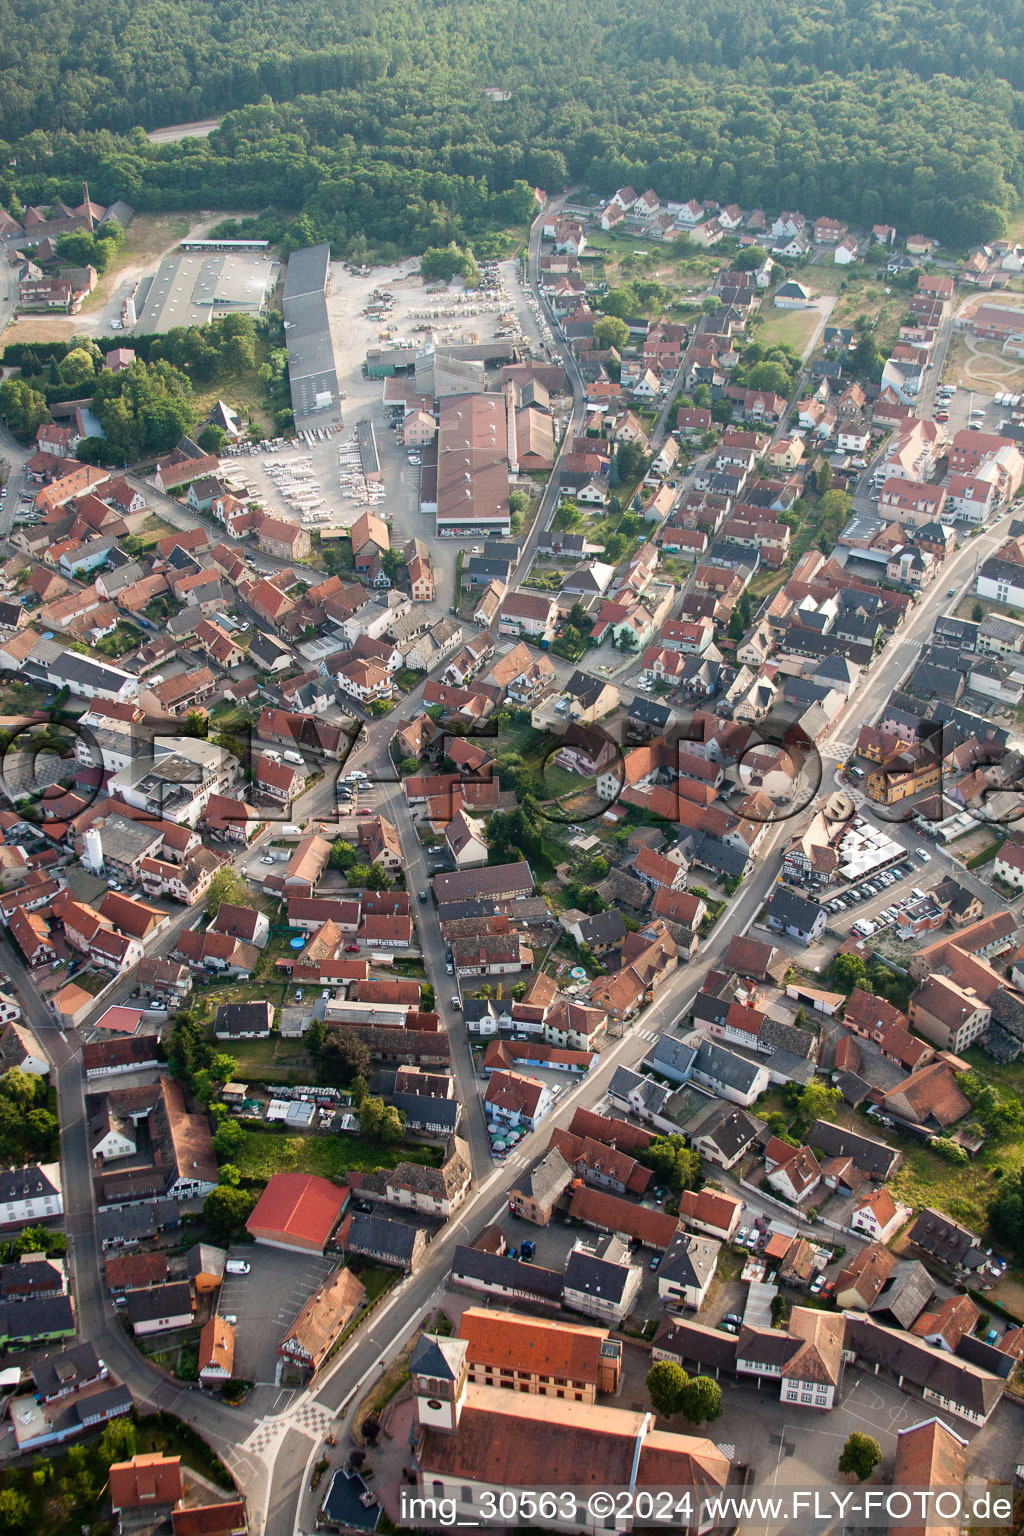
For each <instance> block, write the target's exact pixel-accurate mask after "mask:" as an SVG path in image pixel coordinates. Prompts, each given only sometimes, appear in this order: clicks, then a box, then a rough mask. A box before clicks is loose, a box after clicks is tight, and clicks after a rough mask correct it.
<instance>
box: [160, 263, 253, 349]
mask: <svg viewBox="0 0 1024 1536" xmlns="http://www.w3.org/2000/svg"><path fill="white" fill-rule="evenodd" d="M277 269H278V263H277V262H276V261H271V260H270V258H269V257H268V256H266V255H263V254H261V253H256V252H251V251H249V252H245V253H244V254H243V253H242V252H241V251H234V252H227V251H221V252H218V253H217V254H208V255H203V254H199V253H196V254H188V253H187V252H184V251H181V252H179V253H177V254H176V255H174V256H168V257H166V258H165V260H163V261H162V262H161V263H160V265H159V267H158V268H157V271H156V275H155V276H154V277H152V278H150V279H148V281H144V283H143V284H140V288H139V294H138V296H137V298H136V308H137V309H138V311H139V318H138V322H137V324H136V326H135V334H136V335H137V336H160V335H163V333H164V332H165V331H169V330H172V329H173V328H174V327H175V326H180V325H209V323H210V321H211V320H219V319H221V318H222V317H223V316H224V315H262V314H263V313H264V312H265V311H266V307H267V300H268V298H269V297H270V294H271V293H272V292H273V290H274V284H275V283H276V281H277ZM140 300H141V303H140V302H139V301H140Z"/></svg>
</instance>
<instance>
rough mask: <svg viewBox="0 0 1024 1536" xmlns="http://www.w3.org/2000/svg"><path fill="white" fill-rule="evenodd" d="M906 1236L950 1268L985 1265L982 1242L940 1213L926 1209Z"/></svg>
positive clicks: (975, 1267) (973, 1267)
mask: <svg viewBox="0 0 1024 1536" xmlns="http://www.w3.org/2000/svg"><path fill="white" fill-rule="evenodd" d="M907 1236H908V1237H909V1239H910V1241H911V1242H912V1243H913V1244H914V1246H915V1247H917V1248H921V1249H923V1251H924V1252H925V1253H930V1254H931V1255H932V1257H933V1258H935V1259H938V1260H940V1262H941V1263H943V1264H946V1265H948V1267H949V1268H950V1269H980V1268H981V1267H982V1266H983V1264H984V1263H985V1251H984V1248H983V1247H982V1243H981V1239H980V1238H979V1237H976V1236H975V1234H974V1233H973V1232H971V1231H969V1230H968V1229H967V1227H962V1226H960V1224H959V1222H956V1221H954V1220H953V1218H952V1217H951V1216H946V1215H945V1214H944V1213H943V1212H942V1211H935V1210H931V1209H929V1208H928V1207H926V1208H925V1209H924V1210H923V1211H921V1213H920V1214H919V1216H918V1218H917V1220H916V1221H915V1222H914V1225H913V1226H912V1227H911V1229H910V1231H909V1232H908V1234H907Z"/></svg>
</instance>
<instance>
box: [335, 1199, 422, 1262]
mask: <svg viewBox="0 0 1024 1536" xmlns="http://www.w3.org/2000/svg"><path fill="white" fill-rule="evenodd" d="M419 1231H420V1228H419V1227H412V1226H408V1225H406V1223H405V1222H404V1221H392V1220H390V1218H389V1217H387V1216H370V1215H366V1214H364V1212H362V1211H355V1212H354V1213H353V1215H352V1219H351V1224H350V1226H349V1231H348V1239H347V1246H348V1247H349V1248H351V1249H352V1250H353V1251H355V1252H358V1253H375V1254H382V1255H387V1256H388V1258H389V1259H391V1260H393V1261H394V1262H395V1263H397V1264H402V1265H406V1264H409V1263H410V1262H411V1261H412V1257H413V1250H414V1247H415V1243H416V1234H417V1233H418V1232H419Z"/></svg>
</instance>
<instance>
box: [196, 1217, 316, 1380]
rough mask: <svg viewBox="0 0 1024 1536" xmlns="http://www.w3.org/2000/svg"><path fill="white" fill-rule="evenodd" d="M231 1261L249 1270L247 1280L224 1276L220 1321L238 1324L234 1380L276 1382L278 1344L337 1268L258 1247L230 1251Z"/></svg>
mask: <svg viewBox="0 0 1024 1536" xmlns="http://www.w3.org/2000/svg"><path fill="white" fill-rule="evenodd" d="M230 1257H231V1258H233V1259H244V1260H245V1262H246V1263H247V1264H248V1265H249V1266H250V1269H249V1273H248V1274H247V1275H225V1277H224V1284H223V1286H222V1287H221V1293H220V1305H219V1307H218V1311H219V1312H220V1314H221V1316H222V1317H224V1316H234V1317H237V1319H238V1324H237V1329H236V1332H235V1375H236V1376H237V1377H239V1378H241V1379H242V1380H244V1381H255V1382H261V1383H267V1382H275V1381H276V1380H277V1379H278V1376H277V1372H278V1366H279V1365H280V1364H281V1362H280V1360H279V1359H278V1356H277V1346H278V1344H279V1343H280V1342H281V1339H282V1338H283V1337H284V1334H285V1333H286V1331H287V1330H288V1329H289V1328H290V1327H291V1325H292V1323H293V1322H294V1321H295V1319H296V1318H297V1317H298V1315H299V1312H300V1311H301V1310H302V1307H303V1305H304V1304H305V1302H307V1301H308V1300H309V1298H310V1296H311V1295H312V1294H313V1292H314V1291H315V1290H316V1289H317V1286H318V1285H319V1284H320V1283H321V1281H322V1280H323V1278H324V1276H325V1275H327V1274H328V1273H329V1272H330V1270H331V1269H333V1268H334V1267H335V1265H334V1264H333V1263H332V1262H331V1260H329V1259H324V1258H320V1257H318V1256H317V1255H316V1254H305V1253H289V1252H286V1251H285V1250H284V1249H283V1248H264V1247H262V1246H261V1245H260V1244H259V1243H252V1244H246V1245H245V1246H244V1247H239V1248H235V1249H232V1251H231V1254H230Z"/></svg>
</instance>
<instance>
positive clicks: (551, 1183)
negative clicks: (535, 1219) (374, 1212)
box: [516, 1147, 572, 1206]
mask: <svg viewBox="0 0 1024 1536" xmlns="http://www.w3.org/2000/svg"><path fill="white" fill-rule="evenodd" d="M571 1178H572V1169H571V1168H570V1167H569V1164H568V1163H567V1162H566V1160H565V1158H564V1157H563V1156H562V1154H561V1152H560V1151H559V1150H558V1148H557V1147H552V1148H551V1151H550V1152H548V1153H547V1154H546V1155H545V1156H544V1157H542V1158H541V1160H540V1162H539V1163H538V1164H537V1166H536V1167H535V1168H531V1169H530V1171H529V1172H528V1173H524V1174H523V1177H522V1178H521V1179H519V1180H518V1181H517V1183H516V1188H517V1190H519V1191H520V1192H521V1193H522V1194H524V1195H526V1196H527V1197H528V1198H529V1199H531V1200H535V1201H536V1202H537V1204H538V1205H542V1206H543V1205H547V1204H548V1203H549V1202H550V1201H551V1200H552V1199H557V1197H558V1196H559V1195H560V1194H561V1192H562V1190H563V1189H564V1188H565V1186H566V1184H567V1183H568V1182H569V1180H570V1179H571Z"/></svg>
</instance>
